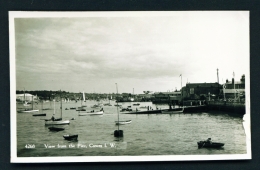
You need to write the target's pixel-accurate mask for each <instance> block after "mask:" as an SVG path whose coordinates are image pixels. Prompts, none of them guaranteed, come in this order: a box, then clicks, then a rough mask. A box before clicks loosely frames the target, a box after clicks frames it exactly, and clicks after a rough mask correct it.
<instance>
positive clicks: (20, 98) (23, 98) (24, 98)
mask: <svg viewBox="0 0 260 170" xmlns="http://www.w3.org/2000/svg"><path fill="white" fill-rule="evenodd" d="M16 100H18V101H32V100H33V101H36V100H38V97H37V95H36V96H34V95H32V94H29V93H25V94H16Z"/></svg>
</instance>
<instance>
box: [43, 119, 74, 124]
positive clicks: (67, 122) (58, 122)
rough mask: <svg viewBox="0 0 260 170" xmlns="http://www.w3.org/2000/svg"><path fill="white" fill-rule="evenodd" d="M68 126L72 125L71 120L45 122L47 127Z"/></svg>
mask: <svg viewBox="0 0 260 170" xmlns="http://www.w3.org/2000/svg"><path fill="white" fill-rule="evenodd" d="M66 124H70V121H69V120H59V121H52V120H49V121H45V125H66Z"/></svg>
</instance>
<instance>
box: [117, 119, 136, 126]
mask: <svg viewBox="0 0 260 170" xmlns="http://www.w3.org/2000/svg"><path fill="white" fill-rule="evenodd" d="M131 122H132V120H121V121H115V123H116V125H126V124H129V123H131Z"/></svg>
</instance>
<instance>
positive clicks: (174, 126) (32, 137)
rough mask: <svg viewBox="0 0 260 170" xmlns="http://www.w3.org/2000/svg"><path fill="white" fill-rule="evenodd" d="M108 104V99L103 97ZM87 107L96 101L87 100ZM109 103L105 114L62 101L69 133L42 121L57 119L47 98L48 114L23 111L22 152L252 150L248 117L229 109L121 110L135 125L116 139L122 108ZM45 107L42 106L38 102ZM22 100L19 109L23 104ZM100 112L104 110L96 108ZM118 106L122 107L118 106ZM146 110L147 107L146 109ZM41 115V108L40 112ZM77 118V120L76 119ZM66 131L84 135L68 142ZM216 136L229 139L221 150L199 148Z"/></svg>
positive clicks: (101, 153)
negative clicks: (245, 125) (246, 130)
mask: <svg viewBox="0 0 260 170" xmlns="http://www.w3.org/2000/svg"><path fill="white" fill-rule="evenodd" d="M103 103H108V101H103ZM133 103H134V102H132V103H122V104H123V107H124V108H126V107H127V106H131V107H132V109H136V107H138V108H139V110H140V107H141V106H151V107H152V108H153V109H155V108H156V107H158V108H159V109H160V108H161V109H163V108H168V106H167V105H153V104H152V103H151V102H142V103H140V104H141V105H140V106H133ZM84 104H86V105H87V107H86V109H87V111H90V110H93V108H90V106H92V105H94V104H97V102H96V101H87V102H86V103H84ZM111 104H112V105H113V106H103V108H104V111H105V112H104V114H103V116H78V112H77V111H76V110H65V108H68V109H69V108H71V107H79V106H81V102H77V103H75V102H74V101H71V102H68V103H64V102H63V103H62V105H63V108H62V109H63V110H62V112H63V120H70V124H69V125H60V126H59V127H64V128H65V130H64V131H59V132H51V131H49V129H48V127H49V126H45V121H44V120H41V119H45V118H51V116H52V115H53V113H54V109H53V106H54V104H53V103H51V105H50V102H46V103H44V105H43V108H50V107H52V109H51V110H43V112H44V113H46V114H47V115H46V117H34V116H32V114H33V113H17V120H16V121H17V156H18V157H46V156H48V157H51V156H121V155H129V156H141V155H205V154H246V135H245V133H244V128H243V124H242V122H243V119H242V116H235V115H230V114H228V113H223V112H215V113H207V112H199V113H185V114H184V113H176V114H140V115H138V114H123V113H120V112H119V113H120V114H119V118H120V120H132V122H131V123H130V124H127V125H120V127H119V128H120V130H123V131H124V137H123V138H120V139H118V138H115V137H114V135H113V133H114V130H116V129H117V128H118V127H117V125H115V121H116V120H117V119H118V115H117V107H115V106H114V104H115V103H114V101H112V103H111ZM34 106H35V107H34V108H35V109H37V108H38V109H41V104H38V105H34ZM22 107H23V106H22V104H17V108H18V109H19V108H22ZM55 108H56V109H55V112H56V114H55V116H56V117H60V103H59V102H56V103H55ZM95 110H98V109H95ZM118 110H120V109H119V108H118ZM144 110H145V109H144ZM39 113H41V110H40V112H39ZM72 118H75V120H71V119H72ZM64 134H78V135H79V137H78V140H77V141H67V140H64V138H63V135H64ZM207 138H211V139H212V141H213V142H222V143H225V146H224V147H223V148H220V149H208V148H201V149H198V146H197V142H198V141H201V140H206V139H207Z"/></svg>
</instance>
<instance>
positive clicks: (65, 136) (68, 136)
mask: <svg viewBox="0 0 260 170" xmlns="http://www.w3.org/2000/svg"><path fill="white" fill-rule="evenodd" d="M63 137H64V139H66V140H77V139H78V135H69V134H67V135H63Z"/></svg>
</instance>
